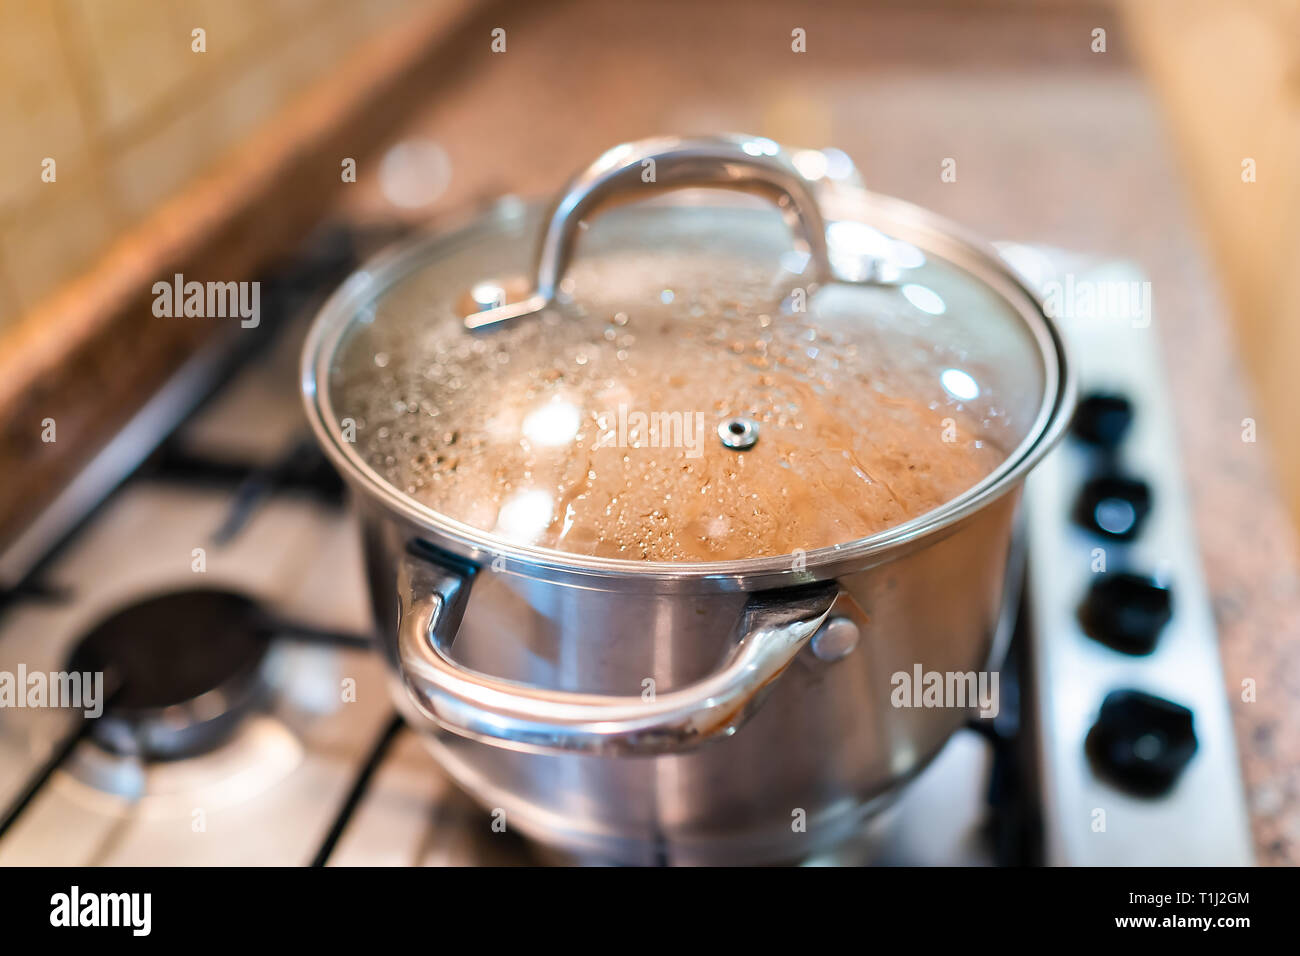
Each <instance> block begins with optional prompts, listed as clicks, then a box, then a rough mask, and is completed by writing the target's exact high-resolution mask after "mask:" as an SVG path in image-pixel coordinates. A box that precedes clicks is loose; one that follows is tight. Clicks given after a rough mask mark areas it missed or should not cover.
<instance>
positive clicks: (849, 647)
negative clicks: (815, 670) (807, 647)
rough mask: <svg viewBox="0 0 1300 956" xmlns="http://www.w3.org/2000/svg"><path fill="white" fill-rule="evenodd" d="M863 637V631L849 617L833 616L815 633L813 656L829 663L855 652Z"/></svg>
mask: <svg viewBox="0 0 1300 956" xmlns="http://www.w3.org/2000/svg"><path fill="white" fill-rule="evenodd" d="M861 638H862V631H861V630H860V629H859V628H858V625H857V624H855V623H854V622H853V621H852V620H850V619H849V618H847V617H833V618H831V619H830V620H828V621H827V622H826V623H825V624H823V625H822V626H821V628H820V629H819V630H818V631H817V633H816V634H814V635H813V639H812V642H811V647H812V652H813V656H814V657H816V658H817V659H818V660H819V661H826V662H827V663H828V664H829V663H833V662H834V661H838V660H839V659H840V658H842V657H847V656H848V655H849V654H852V653H853V649H854V648H855V647H857V646H858V641H859V640H860V639H861Z"/></svg>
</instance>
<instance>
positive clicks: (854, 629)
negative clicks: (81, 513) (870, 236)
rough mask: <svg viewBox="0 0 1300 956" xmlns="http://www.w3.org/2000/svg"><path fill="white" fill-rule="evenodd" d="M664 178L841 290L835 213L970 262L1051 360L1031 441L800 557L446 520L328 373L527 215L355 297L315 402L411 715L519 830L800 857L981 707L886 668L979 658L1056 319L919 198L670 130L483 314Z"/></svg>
mask: <svg viewBox="0 0 1300 956" xmlns="http://www.w3.org/2000/svg"><path fill="white" fill-rule="evenodd" d="M648 161H650V162H648ZM804 165H805V166H806V165H807V164H804ZM647 168H653V169H655V175H656V182H657V184H658V185H659V186H661V187H669V188H672V187H678V186H722V187H726V188H736V189H742V190H745V191H750V192H757V193H759V194H761V195H764V196H767V197H769V198H771V199H773V200H774V201H775V202H776V203H777V204H778V205H779V206H780V207H781V208H782V210H783V211H784V212H785V213H786V218H787V220H788V221H789V222H790V223H791V225H792V226H793V228H794V231H795V234H796V240H797V243H796V244H797V246H798V247H800V248H801V249H802V250H803V252H804V254H805V255H806V257H807V259H808V263H809V268H810V271H811V274H812V278H813V280H814V281H815V282H817V283H823V284H826V283H834V282H837V281H844V280H843V277H842V273H843V269H842V268H841V267H838V266H837V265H836V264H835V263H834V261H833V260H834V250H833V249H828V244H827V239H826V237H827V232H826V220H827V219H834V220H835V221H840V222H845V221H847V222H862V223H870V224H871V225H872V227H874V228H877V229H880V230H883V231H885V232H887V233H888V235H890V236H893V237H898V238H899V239H900V240H902V241H906V242H908V243H914V244H915V245H916V247H918V248H920V249H923V250H925V252H926V254H928V255H932V256H936V257H941V258H942V259H943V260H945V261H946V262H950V263H954V264H955V265H956V266H958V267H960V268H961V269H963V270H965V271H966V272H967V273H969V274H970V275H971V276H972V277H973V280H974V281H975V282H978V283H980V284H981V285H982V287H983V288H984V289H985V290H989V291H990V293H991V294H992V295H994V296H996V298H997V299H998V301H999V302H1000V303H1003V304H1004V305H1005V307H1006V308H1007V309H1008V310H1009V311H1010V312H1013V313H1014V314H1015V315H1016V316H1018V321H1021V322H1023V328H1024V330H1025V334H1026V335H1027V336H1028V338H1029V340H1031V341H1032V343H1033V349H1034V350H1035V352H1036V355H1037V360H1038V361H1039V362H1040V363H1041V369H1039V370H1037V371H1036V372H1035V375H1036V379H1035V380H1036V381H1037V382H1038V383H1039V384H1040V385H1041V388H1040V394H1038V395H1037V396H1035V408H1034V409H1033V412H1032V415H1031V416H1030V417H1032V419H1033V420H1032V423H1031V424H1029V425H1027V427H1025V429H1024V434H1023V440H1021V441H1020V442H1019V444H1018V446H1017V447H1015V448H1014V449H1010V450H1009V453H1008V455H1007V457H1006V459H1005V461H1004V462H1003V463H1002V465H1001V466H1000V467H998V468H996V469H995V470H994V471H993V472H992V473H991V474H990V475H988V477H987V478H986V479H984V480H983V481H980V482H979V483H978V484H977V485H976V486H975V487H973V488H971V489H970V490H969V491H967V492H966V493H964V494H962V495H960V496H958V497H957V498H955V499H954V500H952V501H950V502H949V503H948V504H946V505H945V506H943V507H941V508H939V509H936V510H934V511H931V512H929V513H927V514H923V515H921V516H920V517H918V518H915V519H913V520H910V521H907V522H905V523H904V524H901V525H899V526H897V527H893V528H891V529H889V530H886V531H884V532H882V533H879V534H875V535H872V536H870V537H867V538H864V539H860V540H856V541H852V542H849V543H847V544H842V545H839V546H836V547H828V548H822V549H819V550H812V551H809V552H807V553H806V554H805V553H797V552H796V553H794V554H789V555H781V556H768V557H756V558H749V559H744V560H736V561H726V562H695V563H683V564H669V563H664V562H654V561H649V562H647V561H633V560H625V559H612V558H598V557H590V556H585V555H578V554H569V553H565V552H561V551H556V550H551V549H546V548H539V547H533V546H529V545H526V544H521V543H518V542H514V541H511V540H507V539H504V538H502V537H500V536H498V535H494V534H490V533H487V532H484V531H482V530H479V529H476V528H473V527H470V526H469V525H467V524H464V523H462V522H459V521H455V520H452V519H451V518H449V517H447V516H446V515H443V514H439V513H438V512H435V511H433V510H432V509H430V508H429V507H427V506H425V505H423V504H421V503H420V502H419V501H418V500H416V499H415V498H413V497H412V496H411V495H409V494H406V493H404V492H403V491H402V490H399V489H398V488H395V487H393V486H392V485H391V484H390V483H389V482H388V481H386V480H385V479H384V478H383V477H382V476H381V475H379V474H378V473H377V472H376V471H375V469H374V468H372V467H371V465H370V464H368V463H367V461H366V460H365V459H364V458H363V457H362V456H361V455H359V454H358V453H357V450H356V448H355V446H354V445H353V444H352V443H351V442H350V441H349V440H347V437H346V435H345V425H344V424H343V423H342V417H341V416H340V413H339V410H338V409H336V408H335V407H334V403H333V399H332V396H331V390H330V389H329V388H328V387H327V383H328V381H329V379H330V375H331V371H332V368H333V363H334V361H335V359H334V356H335V353H336V351H337V349H338V347H339V343H340V341H341V339H342V337H343V336H344V334H345V332H346V331H347V329H348V328H349V326H350V325H351V324H352V323H354V322H355V321H356V320H357V317H358V316H364V315H365V314H366V310H367V309H370V308H372V307H373V303H374V302H375V300H376V299H377V297H379V296H381V295H383V294H384V293H385V291H386V290H388V289H390V288H391V287H393V286H394V285H395V284H396V283H398V282H399V281H400V280H401V279H402V277H404V276H407V275H409V274H411V273H412V271H413V270H415V269H417V268H419V267H420V266H421V265H422V264H424V263H427V262H429V261H431V260H435V259H437V258H438V257H439V256H441V255H444V254H446V252H447V250H449V249H456V248H463V247H464V246H465V245H466V244H467V243H468V244H473V243H476V242H480V243H482V242H486V243H488V244H491V243H514V244H520V243H525V242H526V241H527V238H526V237H527V234H528V232H529V230H530V229H532V228H534V223H535V222H536V216H535V213H533V212H530V211H529V210H528V209H527V208H526V207H523V208H521V207H519V206H517V205H510V206H505V207H503V208H501V209H499V210H498V211H497V212H495V213H494V214H492V215H491V216H488V217H485V218H484V219H483V220H481V221H480V222H478V223H476V224H475V225H473V226H471V227H470V228H469V229H468V230H467V231H464V232H462V233H459V234H457V235H454V236H451V237H441V238H439V237H435V238H433V239H426V240H422V241H420V242H417V243H415V244H413V245H411V246H408V247H406V248H404V249H401V250H398V251H396V252H394V253H391V254H389V255H386V256H384V257H383V258H381V259H380V260H378V261H376V262H374V263H372V264H370V265H369V266H367V267H366V268H365V269H364V270H363V271H362V272H360V273H358V274H357V275H356V276H354V277H353V278H352V279H351V280H349V281H348V282H347V283H345V285H344V286H343V287H342V288H341V289H340V290H339V291H338V292H337V293H336V294H335V295H334V297H333V298H332V299H331V300H330V301H329V302H328V303H327V304H326V305H325V306H324V308H323V309H322V311H321V314H320V316H319V317H318V319H317V321H316V324H315V326H314V328H313V330H312V333H311V335H310V337H309V339H308V342H307V344H306V347H305V352H304V358H303V368H302V384H303V390H304V395H305V400H306V405H307V410H308V414H309V416H310V418H311V421H312V424H313V427H314V428H315V431H316V434H317V436H318V438H319V440H320V442H321V444H322V446H323V447H324V448H325V449H326V451H327V452H328V453H329V455H330V456H331V458H332V460H333V461H334V462H335V464H336V465H337V467H338V468H339V469H340V471H341V472H342V473H343V475H344V476H345V477H346V478H347V480H348V482H349V483H350V485H351V486H352V488H353V489H354V490H355V492H356V498H357V500H358V502H359V507H360V512H361V516H362V522H363V532H364V540H365V553H366V559H367V565H368V575H369V579H370V587H371V591H372V594H373V598H374V608H375V614H376V618H377V623H378V627H379V635H380V639H381V646H382V648H383V650H384V652H385V654H386V655H387V657H388V659H389V661H390V662H391V664H392V665H393V673H394V675H395V676H396V677H397V681H396V685H397V687H398V690H397V699H398V701H399V703H400V705H401V706H402V708H403V709H404V711H405V713H406V714H407V715H408V717H409V719H411V720H412V722H414V723H415V725H416V726H418V727H420V728H422V729H423V730H425V731H426V732H427V735H428V740H429V743H430V745H431V747H432V749H433V751H434V753H435V754H436V755H437V757H438V759H439V760H440V762H441V763H442V764H443V766H444V767H445V768H446V769H447V770H448V771H449V772H450V773H451V775H452V776H453V777H454V778H455V779H456V780H457V781H458V782H459V783H460V784H461V785H462V786H463V787H464V788H465V789H466V790H468V791H469V792H470V793H471V794H473V795H474V796H475V797H477V798H478V800H479V801H480V802H481V803H482V804H483V805H484V806H485V807H488V808H491V809H494V810H500V811H503V812H504V819H505V821H506V823H507V826H509V827H511V828H518V829H519V830H520V831H522V832H523V833H524V834H526V835H527V836H529V837H532V838H534V839H536V840H540V841H543V842H544V843H546V844H549V845H551V846H554V847H558V848H560V849H562V850H565V851H568V852H571V853H574V854H578V855H581V856H584V857H592V858H599V859H604V860H609V861H615V862H624V863H655V862H669V863H750V862H762V861H780V860H791V859H796V858H800V857H803V856H806V855H808V854H811V853H813V852H816V851H818V850H820V849H823V848H825V847H826V846H828V845H829V844H832V843H834V842H835V841H837V840H839V839H841V838H842V837H844V836H846V835H848V834H849V833H851V832H853V831H854V830H855V829H856V828H857V827H859V826H860V825H861V823H862V821H863V819H864V817H866V816H867V815H868V814H870V813H871V812H872V811H873V810H874V809H876V808H877V807H879V806H880V805H881V804H882V803H883V802H884V801H885V800H887V799H888V797H889V796H890V794H891V793H892V792H893V791H894V790H896V789H897V788H898V787H899V785H900V784H902V783H904V782H905V781H906V780H908V779H909V778H910V777H911V776H913V775H914V774H916V773H917V772H919V771H920V770H921V769H922V768H923V767H924V766H925V765H926V763H927V762H928V761H929V760H930V759H931V758H932V757H933V756H934V755H935V753H937V751H938V750H939V749H940V748H941V747H942V746H943V744H944V743H945V741H946V740H947V738H948V737H949V736H950V735H951V734H952V733H953V732H954V731H955V730H956V729H957V728H958V727H960V726H961V725H962V724H963V722H964V721H965V720H966V719H967V716H968V713H967V711H966V710H965V709H962V708H959V707H913V706H895V703H896V701H894V702H891V695H892V691H893V690H894V683H893V681H892V675H895V674H898V673H907V674H911V673H913V672H914V668H915V667H916V666H917V665H920V666H922V667H923V669H924V670H925V671H935V672H940V673H945V672H951V673H964V672H977V671H980V670H982V669H983V668H985V667H987V666H988V663H989V656H990V651H991V644H992V642H993V638H994V634H995V630H996V626H997V621H998V618H999V613H1000V610H1001V607H1002V604H1003V597H1004V593H1003V592H1004V587H1005V582H1006V570H1007V562H1008V551H1009V547H1010V542H1011V536H1012V526H1013V515H1014V511H1015V506H1016V502H1017V500H1018V496H1019V489H1020V485H1021V482H1022V480H1023V478H1024V476H1025V474H1026V472H1027V471H1028V470H1029V469H1030V468H1031V467H1032V466H1033V465H1034V464H1035V462H1037V461H1038V460H1039V459H1040V458H1041V457H1042V455H1043V454H1044V453H1045V452H1046V451H1047V450H1048V449H1049V448H1050V447H1051V445H1052V444H1053V443H1054V442H1055V440H1056V439H1057V437H1058V436H1059V434H1060V433H1061V430H1062V428H1063V426H1064V425H1065V423H1066V422H1067V420H1068V418H1069V413H1070V410H1071V405H1072V400H1073V384H1072V380H1071V375H1070V372H1069V370H1068V366H1067V363H1066V358H1065V355H1064V351H1063V348H1062V343H1061V341H1060V338H1059V336H1058V334H1057V332H1056V330H1055V329H1054V328H1053V326H1052V324H1051V323H1050V322H1049V321H1048V320H1047V319H1046V318H1045V316H1044V315H1043V312H1042V310H1041V308H1040V307H1039V305H1038V303H1037V302H1036V301H1035V299H1034V297H1033V296H1032V295H1031V293H1030V292H1029V291H1028V290H1026V289H1025V288H1024V287H1023V286H1022V285H1021V283H1020V282H1019V281H1018V280H1017V279H1016V277H1015V276H1014V275H1013V274H1012V272H1011V271H1010V270H1009V269H1008V268H1006V267H1005V265H1004V264H1003V263H1002V262H1001V261H1000V260H999V259H998V257H997V256H996V254H995V253H993V252H992V251H991V250H990V249H988V248H986V247H985V246H983V245H981V244H979V243H978V242H976V241H974V240H971V239H969V238H966V237H964V236H963V235H962V234H961V233H960V231H959V230H957V229H956V228H955V227H953V226H952V225H951V224H949V223H947V222H944V221H942V220H940V219H938V218H936V217H934V216H933V215H931V214H929V213H927V212H924V211H922V210H920V209H917V208H915V207H913V206H910V205H907V204H904V203H901V202H899V201H897V200H893V199H889V198H886V197H881V196H877V195H874V194H871V193H867V192H866V191H864V190H862V189H861V188H859V187H858V186H856V185H854V184H852V183H848V184H845V183H839V184H836V183H828V182H826V181H821V182H817V181H811V180H809V179H808V178H806V177H805V176H804V175H802V174H801V173H800V172H799V169H798V167H797V165H796V164H795V163H794V162H792V159H791V156H790V155H789V154H787V153H786V152H784V151H781V150H778V149H776V148H775V146H774V145H773V144H770V143H769V142H768V141H765V140H755V139H752V138H744V137H718V138H706V139H693V140H682V139H672V138H663V139H655V140H648V141H644V142H641V143H635V144H630V145H626V146H622V147H619V148H617V149H616V150H612V151H610V152H609V153H607V154H606V155H605V156H603V157H601V159H600V160H598V161H597V162H596V163H595V164H593V165H592V166H591V167H590V168H589V169H588V170H586V171H585V172H584V173H582V174H580V175H579V176H578V177H577V178H576V179H575V180H574V181H573V182H572V183H571V184H570V186H569V187H568V188H567V189H566V191H565V192H564V193H563V194H562V195H561V197H560V199H559V201H558V202H557V203H556V205H555V206H554V208H553V210H552V212H551V214H550V218H549V220H547V221H546V223H545V228H544V231H543V234H542V240H541V248H540V255H539V256H538V260H537V262H538V266H537V273H536V278H535V283H534V286H535V287H534V289H533V290H531V291H530V292H528V293H527V294H524V295H522V296H515V297H514V300H513V301H509V300H508V301H505V302H501V301H500V300H498V301H496V302H494V303H489V304H488V308H486V309H485V310H484V311H483V312H482V313H480V314H477V315H475V314H471V315H469V316H468V318H467V320H466V324H467V325H468V326H470V327H475V326H478V327H486V326H488V325H490V324H492V323H494V322H497V321H513V320H518V319H520V318H521V317H526V316H527V315H529V314H530V313H534V312H537V311H539V310H543V309H545V308H547V306H548V305H549V304H550V303H551V301H552V300H553V298H554V297H555V296H556V295H557V290H558V289H559V288H560V287H561V284H562V280H563V277H564V275H565V272H566V268H567V266H568V263H569V260H570V258H571V255H572V253H573V247H574V240H575V236H576V235H577V230H578V223H579V222H580V221H581V220H583V219H584V218H586V219H590V218H591V217H592V216H593V215H594V213H595V212H596V211H597V210H598V209H599V208H600V207H602V206H603V205H606V204H608V203H610V202H611V201H612V200H618V199H626V198H628V196H627V193H629V192H630V191H631V190H632V189H633V188H636V187H634V186H633V185H632V184H634V183H635V184H640V183H642V182H643V181H644V178H645V177H644V175H643V174H644V170H645V169H647ZM648 254H653V252H650V253H648ZM866 271H867V273H868V274H867V275H866V276H865V281H869V282H879V281H888V280H887V277H883V276H882V275H881V274H880V273H881V271H882V270H881V269H875V270H873V269H867V270H866ZM855 278H856V279H858V280H859V281H862V280H863V279H864V277H863V276H857V277H855ZM472 279H474V277H473V276H470V277H467V282H468V281H469V280H472ZM363 321H364V319H363ZM525 321H526V319H525Z"/></svg>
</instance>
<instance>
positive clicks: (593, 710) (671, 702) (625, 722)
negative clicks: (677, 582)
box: [397, 555, 852, 756]
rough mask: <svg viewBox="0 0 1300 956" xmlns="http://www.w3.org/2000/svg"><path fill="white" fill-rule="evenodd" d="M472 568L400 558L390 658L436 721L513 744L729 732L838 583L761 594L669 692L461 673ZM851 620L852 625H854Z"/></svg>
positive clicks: (587, 743)
mask: <svg viewBox="0 0 1300 956" xmlns="http://www.w3.org/2000/svg"><path fill="white" fill-rule="evenodd" d="M468 591H469V587H468V576H466V575H462V574H459V573H457V572H456V571H454V570H450V569H447V568H443V567H439V566H438V565H437V564H435V563H433V562H431V561H429V560H426V559H424V558H419V557H415V556H413V555H407V557H406V559H405V560H404V561H403V562H402V564H401V566H400V568H399V570H398V594H399V596H400V597H401V602H402V604H401V611H402V612H401V619H400V621H399V624H398V645H397V650H398V655H399V658H400V664H401V670H402V675H403V678H404V679H405V681H406V687H407V690H409V691H410V693H411V697H412V699H413V700H414V701H415V703H416V706H418V707H419V708H420V709H421V710H422V711H423V712H424V713H425V714H427V715H428V716H429V717H430V718H431V719H432V720H435V721H437V722H438V723H439V724H440V725H442V726H443V727H444V728H446V729H448V730H451V731H454V732H455V733H458V734H462V735H463V736H466V737H470V738H473V739H475V740H482V741H486V742H490V743H497V744H498V745H499V746H503V747H507V748H509V749H511V750H520V751H531V752H540V753H547V752H565V751H578V752H582V753H591V754H601V755H608V756H625V755H646V754H660V753H679V752H682V751H685V750H688V749H690V748H692V747H696V746H699V745H700V744H702V743H705V742H708V741H710V740H715V739H718V738H721V737H726V736H729V735H731V734H733V733H735V732H736V730H737V729H738V728H739V727H740V726H741V725H742V724H743V723H744V721H745V720H746V719H747V718H748V717H749V716H750V715H751V714H752V713H753V712H754V710H755V709H757V707H758V705H759V703H760V702H761V701H762V698H763V696H764V695H765V693H766V691H767V690H768V689H769V688H770V686H771V684H772V682H773V681H775V680H776V679H777V678H778V677H780V675H781V672H782V671H784V670H785V669H786V668H787V667H789V666H790V663H791V662H792V661H793V660H794V658H795V655H797V654H798V653H799V651H801V650H802V649H803V646H804V644H805V643H807V642H808V640H809V639H810V638H811V637H812V636H813V634H814V633H816V632H817V630H818V628H820V627H821V625H822V622H823V621H825V620H826V616H827V614H829V613H830V609H831V605H832V604H833V603H834V602H835V599H836V596H837V593H838V589H837V588H836V587H835V586H833V585H827V584H817V585H813V586H812V587H811V588H808V589H803V590H801V591H799V592H797V593H795V592H782V593H779V594H777V595H775V596H773V595H770V594H758V595H755V596H754V597H752V598H751V599H750V600H749V603H748V604H747V605H746V607H745V609H744V611H743V612H742V615H741V623H740V628H739V629H740V638H739V639H738V640H737V641H736V642H735V644H734V645H733V646H732V647H731V649H730V650H729V651H728V652H727V656H726V658H725V659H724V660H723V662H722V664H721V665H720V666H719V667H718V669H717V670H716V671H714V672H712V673H710V674H708V675H707V676H706V677H704V678H702V679H700V680H697V681H694V682H693V683H691V684H689V685H687V686H685V687H680V688H678V689H676V690H673V691H671V692H669V693H665V694H657V693H656V692H655V690H654V686H653V685H650V686H649V687H646V688H645V689H644V690H643V691H642V692H641V694H640V696H637V695H633V694H628V695H622V696H619V695H601V694H584V693H576V692H573V691H560V690H556V689H554V688H553V687H541V688H538V687H530V686H526V685H522V684H517V683H511V682H508V681H502V680H498V679H496V678H494V677H492V676H491V675H489V674H485V673H482V672H477V671H472V670H469V669H467V668H465V667H463V666H462V665H460V664H458V663H457V662H456V661H455V660H454V659H452V657H451V656H450V655H449V653H448V652H449V650H450V645H451V641H453V640H454V639H455V637H456V632H457V630H458V629H459V627H460V618H461V617H462V615H463V613H464V605H465V597H466V596H467V595H468ZM850 626H852V625H850Z"/></svg>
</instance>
